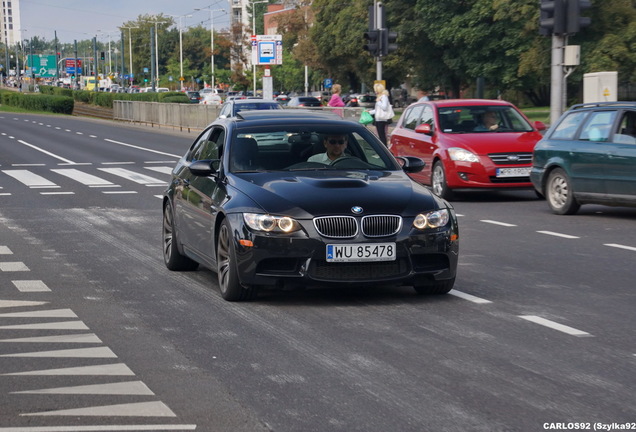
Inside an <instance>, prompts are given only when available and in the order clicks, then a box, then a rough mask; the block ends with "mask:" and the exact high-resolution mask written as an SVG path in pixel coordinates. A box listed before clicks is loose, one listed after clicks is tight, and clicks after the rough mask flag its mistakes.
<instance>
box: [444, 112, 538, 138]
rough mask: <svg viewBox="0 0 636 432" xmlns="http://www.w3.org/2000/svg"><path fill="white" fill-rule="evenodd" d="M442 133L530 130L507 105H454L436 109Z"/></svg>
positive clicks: (521, 117)
mask: <svg viewBox="0 0 636 432" xmlns="http://www.w3.org/2000/svg"><path fill="white" fill-rule="evenodd" d="M438 116H439V126H440V129H441V130H442V132H444V133H499V132H531V131H533V130H534V129H533V127H532V126H531V125H530V123H528V121H527V120H526V119H525V118H524V117H523V115H522V114H521V113H520V112H519V111H517V110H516V109H514V108H513V107H509V106H486V105H481V106H455V107H440V108H439V109H438Z"/></svg>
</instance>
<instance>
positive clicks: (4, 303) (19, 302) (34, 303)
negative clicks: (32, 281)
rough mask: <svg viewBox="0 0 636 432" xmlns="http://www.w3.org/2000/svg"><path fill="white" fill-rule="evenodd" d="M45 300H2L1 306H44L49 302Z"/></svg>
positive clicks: (0, 301)
mask: <svg viewBox="0 0 636 432" xmlns="http://www.w3.org/2000/svg"><path fill="white" fill-rule="evenodd" d="M47 303H48V302H45V301H29V300H0V308H13V307H27V306H42V305H44V304H47Z"/></svg>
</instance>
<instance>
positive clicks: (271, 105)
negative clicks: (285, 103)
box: [234, 102, 280, 113]
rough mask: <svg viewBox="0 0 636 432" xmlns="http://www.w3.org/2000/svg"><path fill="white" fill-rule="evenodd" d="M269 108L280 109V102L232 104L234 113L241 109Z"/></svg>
mask: <svg viewBox="0 0 636 432" xmlns="http://www.w3.org/2000/svg"><path fill="white" fill-rule="evenodd" d="M270 109H280V104H279V103H278V102H264V103H262V102H261V103H258V102H254V103H237V104H235V106H234V113H237V112H241V111H253V110H270Z"/></svg>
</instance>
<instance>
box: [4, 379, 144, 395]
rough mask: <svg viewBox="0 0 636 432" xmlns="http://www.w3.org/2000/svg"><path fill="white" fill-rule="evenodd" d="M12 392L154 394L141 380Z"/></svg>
mask: <svg viewBox="0 0 636 432" xmlns="http://www.w3.org/2000/svg"><path fill="white" fill-rule="evenodd" d="M10 393H11V394H76V395H79V394H83V395H140V396H154V393H153V392H152V390H150V389H149V388H148V386H146V384H144V383H143V382H141V381H128V382H119V383H107V384H92V385H80V386H69V387H56V388H48V389H38V390H23V391H15V392H10Z"/></svg>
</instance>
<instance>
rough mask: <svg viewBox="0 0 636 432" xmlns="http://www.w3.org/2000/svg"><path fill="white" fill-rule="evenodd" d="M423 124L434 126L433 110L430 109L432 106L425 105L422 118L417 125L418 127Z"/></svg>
mask: <svg viewBox="0 0 636 432" xmlns="http://www.w3.org/2000/svg"><path fill="white" fill-rule="evenodd" d="M421 124H428V125H431V126H433V109H432V108H431V107H430V105H424V109H423V110H422V116H421V117H420V121H419V122H418V123H417V126H419V125H421Z"/></svg>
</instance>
